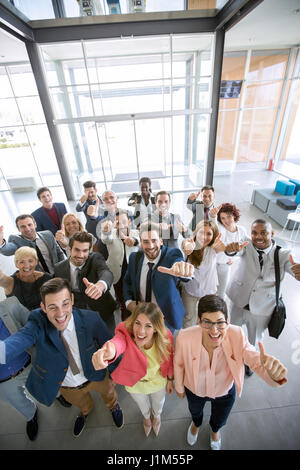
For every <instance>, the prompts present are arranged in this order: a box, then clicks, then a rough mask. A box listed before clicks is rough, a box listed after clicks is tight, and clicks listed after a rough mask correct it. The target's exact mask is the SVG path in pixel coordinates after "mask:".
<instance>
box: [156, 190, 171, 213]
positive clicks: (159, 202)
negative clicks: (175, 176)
mask: <svg viewBox="0 0 300 470" xmlns="http://www.w3.org/2000/svg"><path fill="white" fill-rule="evenodd" d="M170 204H171V201H170V196H169V195H168V194H159V195H158V196H157V199H156V207H157V210H158V212H159V213H160V214H161V215H167V214H168V211H169V208H170Z"/></svg>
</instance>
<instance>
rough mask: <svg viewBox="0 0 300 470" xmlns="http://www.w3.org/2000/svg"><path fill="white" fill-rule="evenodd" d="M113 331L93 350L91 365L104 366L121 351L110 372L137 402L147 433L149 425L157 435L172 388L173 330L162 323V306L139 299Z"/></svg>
mask: <svg viewBox="0 0 300 470" xmlns="http://www.w3.org/2000/svg"><path fill="white" fill-rule="evenodd" d="M115 333H116V334H115V336H114V337H113V338H112V339H111V340H110V341H107V342H106V343H105V344H104V346H103V347H102V348H101V349H99V350H98V351H97V352H96V353H95V354H94V356H93V365H94V367H95V369H96V370H99V369H104V368H105V367H107V365H108V364H109V363H111V362H113V361H115V360H116V359H117V358H118V357H119V356H120V355H121V354H123V357H122V360H121V362H120V364H119V366H118V367H117V368H116V369H115V370H114V372H113V373H112V374H111V376H112V378H113V380H114V381H115V382H116V383H119V384H121V385H125V389H126V390H127V391H128V392H129V393H130V395H131V397H132V398H133V400H134V401H135V402H136V403H137V405H138V407H139V409H140V410H141V413H142V415H143V417H144V420H143V426H144V431H145V434H146V436H149V434H150V432H151V429H152V427H153V431H154V434H155V435H156V436H157V435H158V433H159V430H160V424H161V420H160V415H161V412H162V409H163V405H164V402H165V395H166V391H167V393H168V394H171V393H172V392H173V389H174V386H173V336H172V333H171V332H170V331H169V330H168V329H167V328H166V327H165V323H164V317H163V314H162V312H161V310H160V309H159V308H158V307H157V305H155V304H154V303H151V302H149V303H146V302H141V303H139V304H138V305H137V306H136V308H135V309H134V311H133V313H132V314H131V315H130V317H129V318H127V320H126V321H125V322H122V323H119V324H118V325H117V327H116V332H115ZM150 399H151V400H150ZM151 418H152V419H151Z"/></svg>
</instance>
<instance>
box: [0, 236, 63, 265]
mask: <svg viewBox="0 0 300 470" xmlns="http://www.w3.org/2000/svg"><path fill="white" fill-rule="evenodd" d="M37 233H38V234H39V237H41V239H42V240H43V242H44V243H45V245H46V246H47V248H48V251H49V255H50V259H51V261H52V266H53V267H54V264H55V263H58V262H59V261H62V260H64V259H65V258H66V257H65V255H64V253H63V251H62V249H61V248H60V246H59V244H58V243H57V242H56V240H55V238H54V235H53V233H52V232H50V230H43V231H42V232H37ZM22 246H29V247H31V248H35V244H34V242H32V241H31V240H27V239H26V238H23V237H22V235H10V236H9V237H8V241H7V242H6V241H5V243H4V245H3V246H2V247H1V248H0V253H1V255H4V256H11V255H13V254H14V253H15V251H16V250H17V249H18V248H21V247H22Z"/></svg>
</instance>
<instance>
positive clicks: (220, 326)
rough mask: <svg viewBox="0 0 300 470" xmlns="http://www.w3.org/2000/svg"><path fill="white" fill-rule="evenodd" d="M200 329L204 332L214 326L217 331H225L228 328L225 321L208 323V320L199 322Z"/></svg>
mask: <svg viewBox="0 0 300 470" xmlns="http://www.w3.org/2000/svg"><path fill="white" fill-rule="evenodd" d="M200 323H201V326H202V328H205V329H206V330H210V329H211V328H212V327H213V326H214V325H216V327H217V328H218V330H225V328H226V327H227V326H228V324H227V322H226V321H209V320H200Z"/></svg>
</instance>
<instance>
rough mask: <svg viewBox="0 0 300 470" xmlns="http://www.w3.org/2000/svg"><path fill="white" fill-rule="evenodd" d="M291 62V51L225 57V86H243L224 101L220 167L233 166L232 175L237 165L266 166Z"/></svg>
mask: <svg viewBox="0 0 300 470" xmlns="http://www.w3.org/2000/svg"><path fill="white" fill-rule="evenodd" d="M288 59H289V51H288V50H269V51H251V50H250V51H247V52H246V51H240V52H225V53H224V59H223V71H222V81H224V83H223V84H224V85H225V84H226V85H227V86H229V87H230V86H231V87H232V89H233V87H234V86H235V85H237V84H238V83H237V82H240V83H242V85H241V87H240V89H239V90H238V92H237V93H236V94H233V96H231V95H230V94H229V95H228V96H227V97H226V98H225V97H224V98H223V97H221V98H220V108H219V120H218V133H217V147H216V163H218V161H222V163H221V162H219V165H220V164H221V165H224V166H226V164H229V166H228V168H230V170H231V171H232V170H233V169H234V168H235V165H236V164H242V163H252V164H257V165H258V167H261V164H263V165H264V166H265V165H266V162H267V161H268V158H269V154H270V151H271V143H272V139H273V132H274V127H275V122H276V119H277V118H278V114H279V113H280V112H281V106H280V104H281V97H282V90H283V85H284V83H285V80H286V68H287V63H288Z"/></svg>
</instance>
